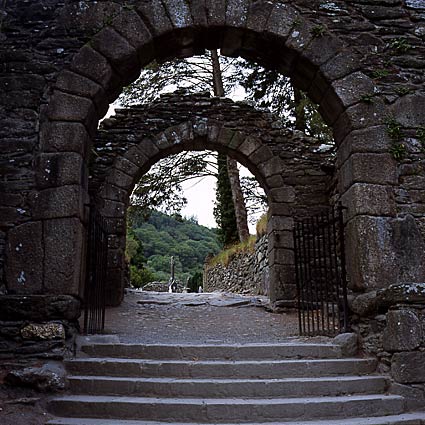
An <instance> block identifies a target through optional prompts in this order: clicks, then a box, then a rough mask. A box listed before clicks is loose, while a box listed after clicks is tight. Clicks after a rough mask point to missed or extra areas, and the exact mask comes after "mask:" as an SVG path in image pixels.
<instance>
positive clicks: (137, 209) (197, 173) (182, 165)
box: [131, 152, 217, 218]
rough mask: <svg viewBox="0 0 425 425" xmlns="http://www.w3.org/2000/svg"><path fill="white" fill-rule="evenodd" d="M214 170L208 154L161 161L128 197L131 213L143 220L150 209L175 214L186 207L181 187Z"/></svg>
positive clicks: (181, 156) (210, 154)
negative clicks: (184, 183) (129, 198)
mask: <svg viewBox="0 0 425 425" xmlns="http://www.w3.org/2000/svg"><path fill="white" fill-rule="evenodd" d="M216 168H217V165H216V164H215V161H214V157H213V156H212V153H211V152H182V153H180V154H178V155H170V156H168V157H167V158H164V159H162V160H161V161H159V162H157V163H156V164H155V165H154V166H153V167H152V168H151V170H150V171H149V172H148V173H146V174H144V175H143V176H142V178H141V179H140V180H139V182H138V183H137V185H136V187H135V189H134V191H133V193H132V196H131V205H132V210H131V213H132V214H138V215H141V216H142V217H144V218H147V217H148V215H149V212H150V211H151V210H152V209H156V210H160V211H163V212H167V213H168V214H173V213H179V212H180V211H181V209H182V208H183V207H184V206H185V205H186V204H187V200H186V198H185V196H184V192H183V188H182V186H181V185H182V183H183V182H185V181H188V180H191V179H195V178H199V177H206V176H214V175H215V174H216Z"/></svg>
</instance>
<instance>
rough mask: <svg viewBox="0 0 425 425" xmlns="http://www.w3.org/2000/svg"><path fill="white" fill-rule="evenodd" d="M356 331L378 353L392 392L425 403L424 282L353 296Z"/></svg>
mask: <svg viewBox="0 0 425 425" xmlns="http://www.w3.org/2000/svg"><path fill="white" fill-rule="evenodd" d="M350 304H351V308H352V310H353V311H354V313H355V315H354V317H353V318H352V321H353V330H354V331H355V332H356V333H358V334H359V336H360V345H361V347H362V348H363V350H364V351H365V352H367V353H369V354H373V355H375V356H377V358H378V360H379V362H380V364H379V369H380V371H381V372H383V373H386V374H389V375H390V376H391V379H392V387H391V391H392V392H394V393H399V394H402V395H405V396H406V397H407V398H408V399H410V402H409V403H410V407H412V408H414V407H416V408H418V407H420V408H422V407H423V406H424V405H425V367H424V365H425V284H424V283H418V284H414V283H411V284H409V283H406V284H401V285H393V286H390V287H389V288H387V289H384V290H379V291H373V292H369V293H367V294H363V295H359V296H357V297H356V298H352V299H351V302H350Z"/></svg>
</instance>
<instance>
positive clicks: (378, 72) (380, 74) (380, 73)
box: [372, 69, 391, 80]
mask: <svg viewBox="0 0 425 425" xmlns="http://www.w3.org/2000/svg"><path fill="white" fill-rule="evenodd" d="M390 74H391V72H390V71H389V70H388V69H375V70H374V71H373V72H372V77H373V78H374V79H375V80H381V79H382V78H385V77H388V75H390Z"/></svg>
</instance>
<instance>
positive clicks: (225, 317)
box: [105, 290, 298, 343]
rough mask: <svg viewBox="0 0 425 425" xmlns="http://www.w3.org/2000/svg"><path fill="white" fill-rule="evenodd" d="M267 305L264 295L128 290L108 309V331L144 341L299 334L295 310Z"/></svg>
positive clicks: (267, 339) (277, 338)
mask: <svg viewBox="0 0 425 425" xmlns="http://www.w3.org/2000/svg"><path fill="white" fill-rule="evenodd" d="M266 305H267V299H266V298H265V297H253V296H242V295H236V294H228V293H210V294H208V293H204V294H168V293H159V292H142V291H134V290H130V291H128V292H127V294H126V296H125V299H124V302H123V303H122V305H121V306H120V307H116V308H110V309H108V310H107V313H106V326H105V333H108V334H116V335H118V336H119V339H120V341H121V342H145V343H203V342H209V343H230V342H233V343H243V342H273V341H274V342H279V341H280V342H282V341H286V340H288V337H291V336H292V337H294V336H296V335H297V333H298V319H297V316H296V314H294V313H286V314H274V313H271V312H269V311H267V310H266V308H265V306H266Z"/></svg>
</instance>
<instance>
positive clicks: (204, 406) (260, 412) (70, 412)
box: [49, 394, 404, 423]
mask: <svg viewBox="0 0 425 425" xmlns="http://www.w3.org/2000/svg"><path fill="white" fill-rule="evenodd" d="M49 407H50V411H51V412H52V413H53V414H54V415H62V416H68V417H78V416H83V417H93V418H97V419H102V418H105V419H138V420H153V419H154V420H157V421H158V420H159V421H170V422H173V423H175V422H179V421H180V422H193V421H199V422H205V423H227V422H229V423H240V422H255V421H257V422H272V421H283V420H298V421H300V420H301V421H303V420H311V419H315V420H317V419H338V418H349V417H367V416H373V415H385V414H387V415H394V414H400V413H402V412H403V408H404V401H403V398H402V397H400V396H395V395H394V396H392V395H391V396H386V395H376V394H372V395H356V396H341V397H310V398H272V399H253V398H245V399H243V398H226V399H201V398H193V399H187V398H144V397H116V396H115V397H114V396H112V397H108V396H65V397H59V398H56V399H53V400H52V401H51V402H50V404H49Z"/></svg>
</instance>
